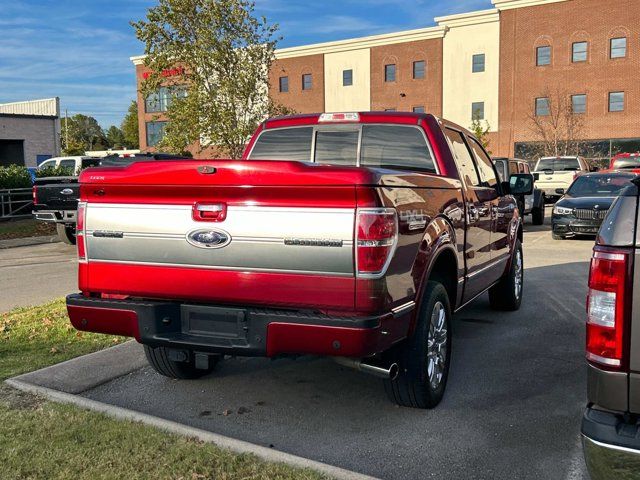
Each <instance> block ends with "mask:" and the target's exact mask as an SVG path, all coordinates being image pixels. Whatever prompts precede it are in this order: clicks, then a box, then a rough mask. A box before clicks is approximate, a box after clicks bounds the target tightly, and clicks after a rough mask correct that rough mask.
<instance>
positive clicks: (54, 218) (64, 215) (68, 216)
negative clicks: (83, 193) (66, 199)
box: [32, 210, 76, 223]
mask: <svg viewBox="0 0 640 480" xmlns="http://www.w3.org/2000/svg"><path fill="white" fill-rule="evenodd" d="M32 213H33V218H35V219H36V220H40V221H42V222H52V223H76V211H75V210H34V211H33V212H32Z"/></svg>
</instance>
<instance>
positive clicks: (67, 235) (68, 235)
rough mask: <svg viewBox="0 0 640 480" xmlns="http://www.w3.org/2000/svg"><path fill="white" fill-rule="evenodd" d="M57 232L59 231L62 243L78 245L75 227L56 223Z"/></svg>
mask: <svg viewBox="0 0 640 480" xmlns="http://www.w3.org/2000/svg"><path fill="white" fill-rule="evenodd" d="M56 230H57V231H58V238H59V239H60V240H61V241H62V243H66V244H67V245H75V244H76V229H75V227H70V226H67V225H65V224H64V223H56Z"/></svg>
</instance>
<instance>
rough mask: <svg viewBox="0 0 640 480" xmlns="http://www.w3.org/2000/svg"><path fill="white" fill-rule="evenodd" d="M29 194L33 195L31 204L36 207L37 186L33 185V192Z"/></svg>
mask: <svg viewBox="0 0 640 480" xmlns="http://www.w3.org/2000/svg"><path fill="white" fill-rule="evenodd" d="M31 194H32V195H33V204H34V205H38V187H37V186H35V185H34V186H33V190H32V192H31Z"/></svg>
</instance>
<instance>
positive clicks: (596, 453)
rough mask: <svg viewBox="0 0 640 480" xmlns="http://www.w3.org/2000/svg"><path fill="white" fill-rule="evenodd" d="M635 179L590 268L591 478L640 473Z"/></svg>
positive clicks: (585, 423)
mask: <svg viewBox="0 0 640 480" xmlns="http://www.w3.org/2000/svg"><path fill="white" fill-rule="evenodd" d="M628 185H629V186H628V187H626V188H625V189H624V190H623V191H622V192H621V193H620V195H619V196H618V197H617V198H616V199H615V200H614V202H613V205H612V206H611V208H610V210H609V213H608V214H607V216H606V217H605V219H604V222H603V224H602V227H601V228H600V231H599V233H598V237H597V240H596V246H595V248H594V251H593V257H592V259H591V268H590V272H589V295H588V297H587V345H586V356H587V361H588V387H587V390H588V392H587V396H588V405H587V409H586V411H585V414H584V417H583V420H582V435H583V448H584V455H585V460H586V462H587V467H588V469H589V473H590V474H591V478H592V480H605V479H606V480H609V479H618V478H619V479H625V480H629V479H640V236H639V235H638V227H639V222H638V196H639V188H638V187H639V186H640V178H638V177H635V178H634V179H633V180H632V182H630V183H629V184H628ZM636 263H639V268H636Z"/></svg>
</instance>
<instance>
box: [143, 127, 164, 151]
mask: <svg viewBox="0 0 640 480" xmlns="http://www.w3.org/2000/svg"><path fill="white" fill-rule="evenodd" d="M166 124H167V122H147V125H146V126H147V146H148V147H154V146H156V145H157V144H158V143H160V140H162V137H164V127H165V125H166Z"/></svg>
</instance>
